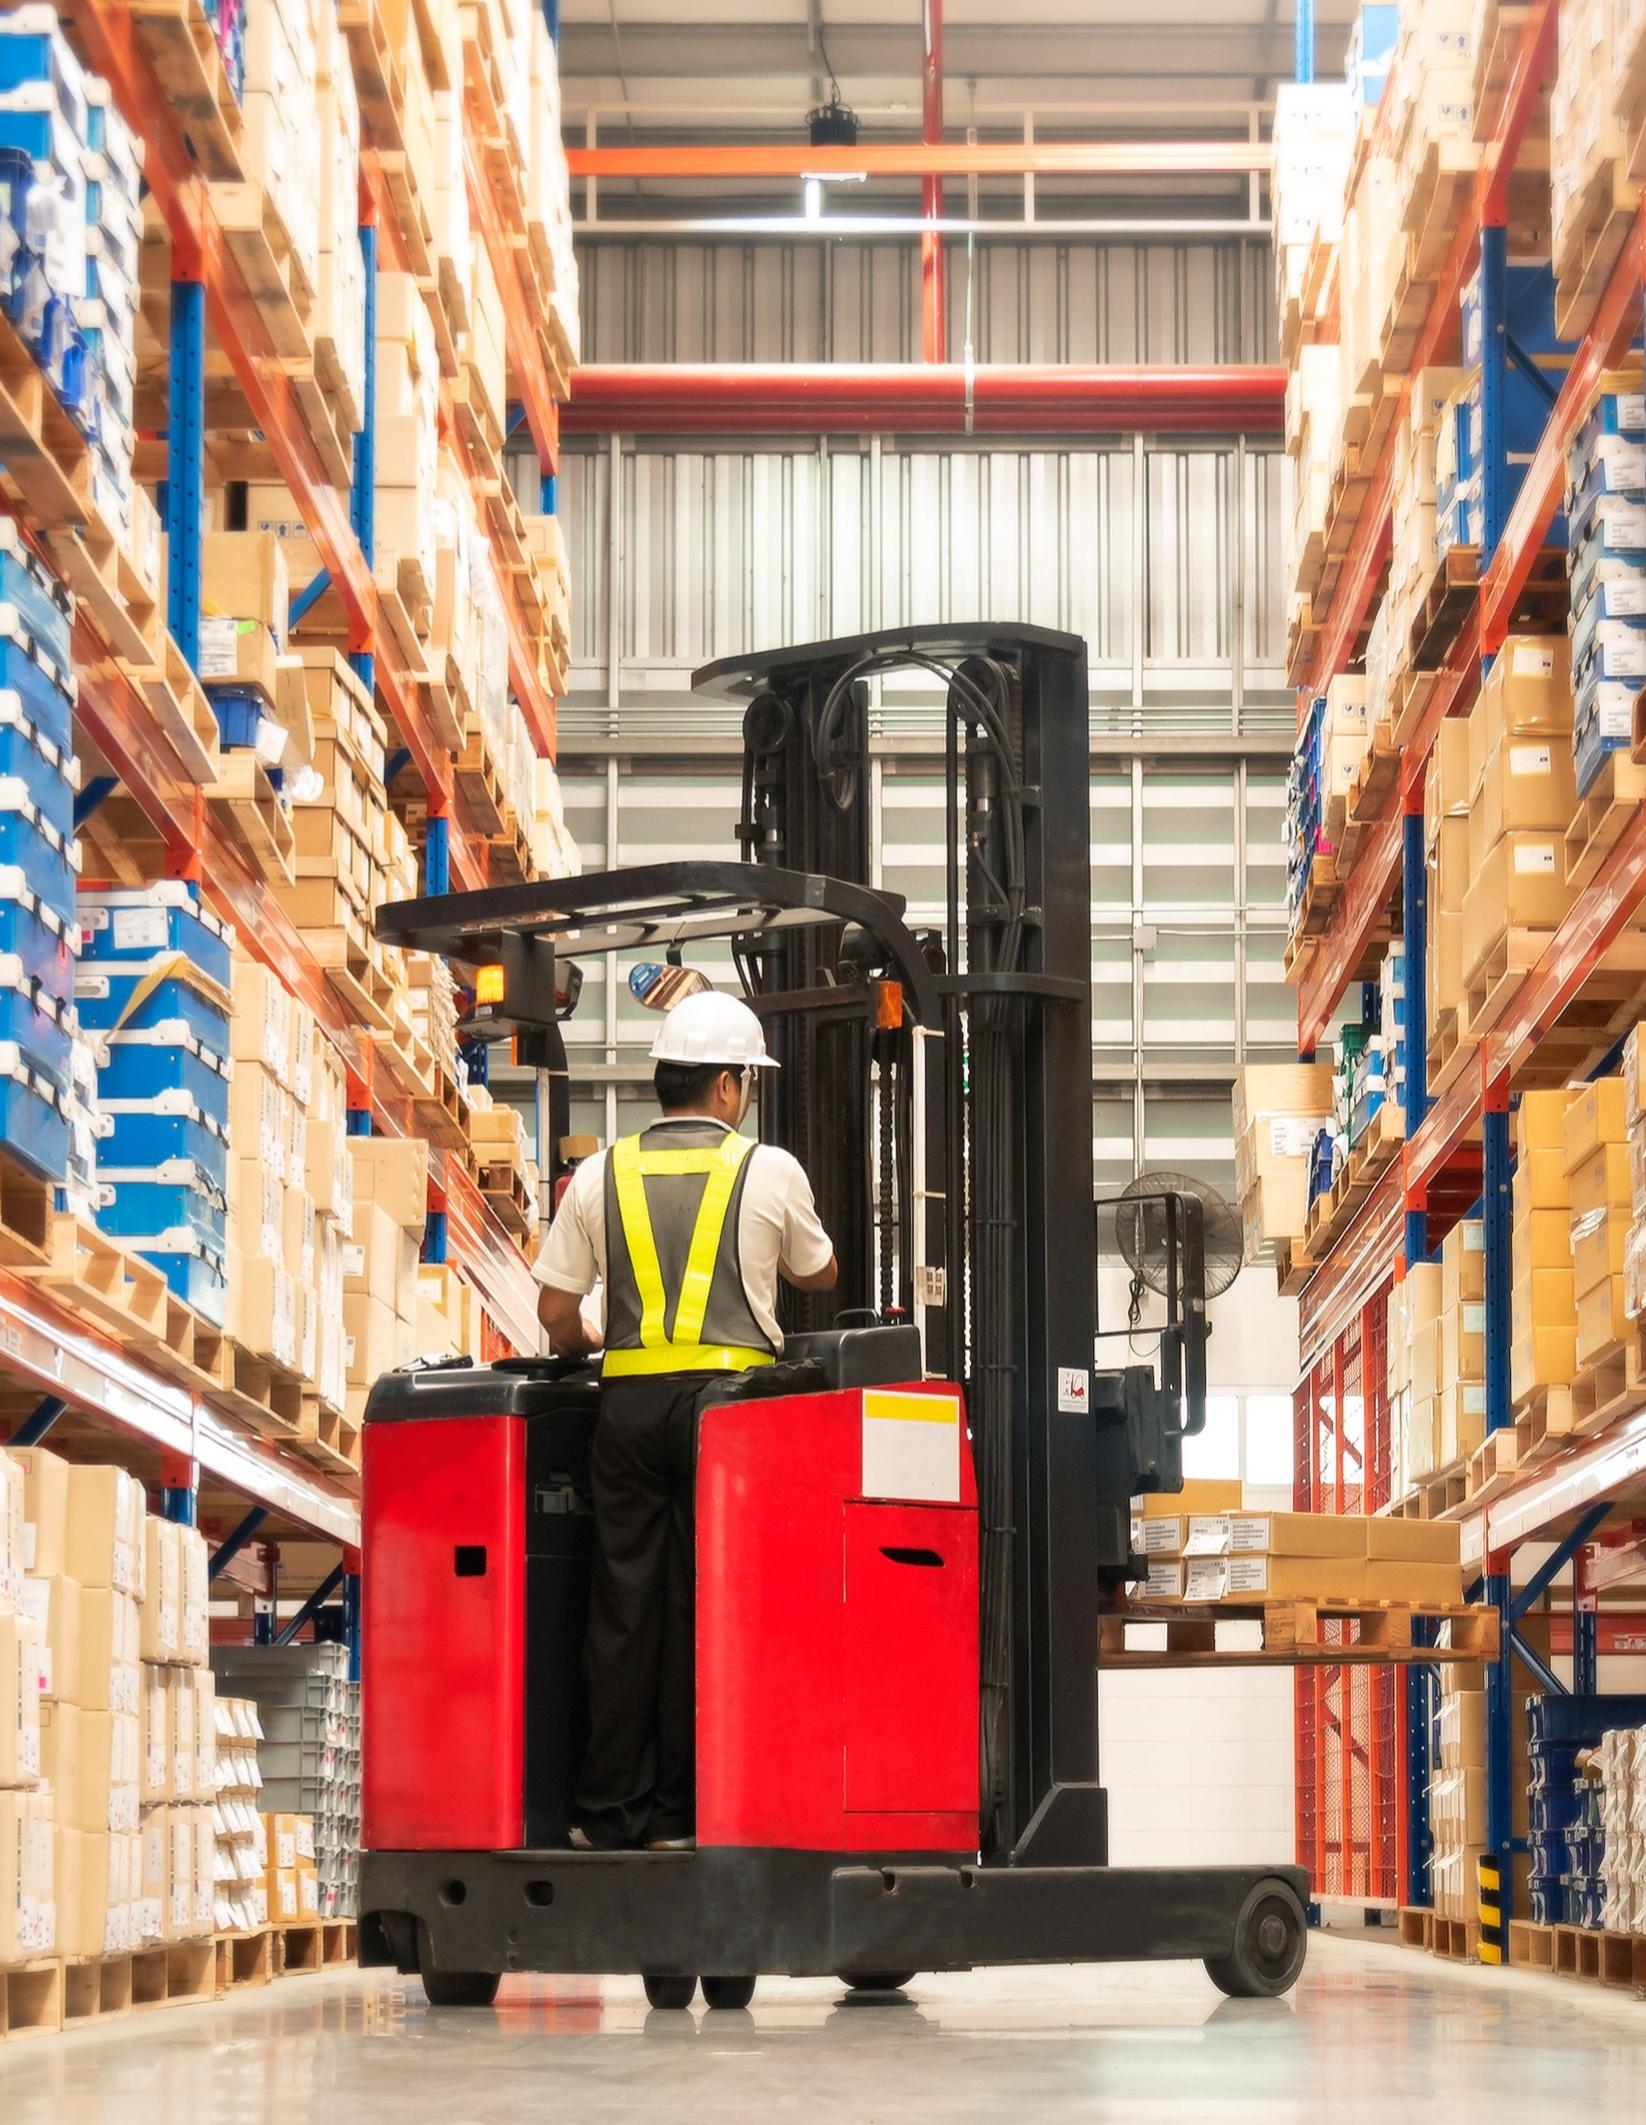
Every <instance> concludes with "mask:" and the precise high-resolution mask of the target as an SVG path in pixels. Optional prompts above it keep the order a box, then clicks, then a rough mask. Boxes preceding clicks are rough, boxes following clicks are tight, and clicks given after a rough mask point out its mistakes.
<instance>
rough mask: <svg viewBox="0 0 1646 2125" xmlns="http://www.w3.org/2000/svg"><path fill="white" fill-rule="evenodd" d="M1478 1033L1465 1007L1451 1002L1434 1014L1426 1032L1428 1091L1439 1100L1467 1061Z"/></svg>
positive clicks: (1477, 1038) (1472, 1051)
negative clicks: (1427, 1038)
mask: <svg viewBox="0 0 1646 2125" xmlns="http://www.w3.org/2000/svg"><path fill="white" fill-rule="evenodd" d="M1478 1040H1479V1036H1478V1034H1477V1033H1476V1032H1475V1031H1474V1029H1473V1028H1472V1027H1471V1026H1470V1024H1469V1014H1468V1011H1467V1009H1466V1008H1465V1007H1464V1006H1462V1005H1459V1004H1452V1005H1450V1006H1448V1007H1447V1009H1445V1010H1443V1011H1438V1012H1437V1013H1436V1014H1435V1021H1434V1024H1433V1026H1432V1027H1431V1028H1430V1032H1429V1094H1430V1097H1431V1098H1433V1099H1438V1098H1439V1097H1440V1095H1441V1093H1442V1092H1444V1091H1445V1090H1446V1087H1447V1086H1448V1085H1449V1084H1450V1083H1451V1082H1452V1080H1453V1079H1454V1078H1455V1077H1456V1076H1457V1075H1458V1074H1459V1072H1460V1071H1461V1070H1462V1069H1463V1068H1464V1067H1465V1065H1466V1064H1467V1063H1468V1060H1469V1057H1470V1056H1471V1055H1472V1054H1473V1053H1474V1051H1475V1048H1476V1046H1477V1044H1478Z"/></svg>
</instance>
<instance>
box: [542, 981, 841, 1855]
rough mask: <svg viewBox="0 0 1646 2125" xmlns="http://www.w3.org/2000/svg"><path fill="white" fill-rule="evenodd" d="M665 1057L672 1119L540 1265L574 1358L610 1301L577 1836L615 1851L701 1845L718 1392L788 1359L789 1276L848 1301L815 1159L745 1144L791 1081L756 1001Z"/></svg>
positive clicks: (701, 1015)
mask: <svg viewBox="0 0 1646 2125" xmlns="http://www.w3.org/2000/svg"><path fill="white" fill-rule="evenodd" d="M651 1052H652V1060H653V1062H654V1063H655V1064H656V1071H655V1075H654V1079H653V1082H654V1085H655V1088H656V1092H657V1103H658V1105H659V1107H660V1108H661V1109H662V1116H663V1118H662V1120H661V1121H659V1122H654V1123H653V1124H652V1126H651V1127H650V1128H648V1129H646V1130H644V1131H643V1132H642V1133H641V1134H640V1135H638V1136H627V1137H624V1138H622V1139H621V1141H620V1142H618V1143H617V1144H616V1145H614V1146H613V1148H612V1149H611V1150H610V1151H608V1152H601V1153H600V1154H599V1155H598V1156H596V1157H594V1158H590V1159H585V1160H584V1162H583V1163H582V1164H581V1165H580V1166H579V1167H578V1169H577V1172H576V1173H575V1175H574V1176H573V1178H572V1185H571V1187H570V1188H569V1189H568V1190H567V1191H566V1194H565V1196H564V1198H563V1199H562V1201H561V1204H560V1207H559V1209H558V1210H557V1212H556V1213H555V1219H554V1223H553V1224H552V1225H551V1226H550V1228H549V1233H548V1237H547V1238H546V1239H545V1241H544V1243H543V1250H542V1254H541V1256H540V1257H539V1260H538V1264H537V1275H538V1280H539V1282H540V1283H541V1285H542V1291H541V1295H540V1299H539V1316H540V1318H541V1320H542V1323H543V1325H544V1327H545V1328H546V1329H547V1330H548V1333H549V1338H550V1343H551V1346H552V1347H553V1349H554V1350H555V1351H556V1352H557V1353H560V1354H563V1355H567V1356H576V1357H582V1356H588V1355H592V1353H593V1352H594V1350H595V1349H596V1347H597V1343H598V1338H597V1336H596V1335H595V1333H594V1332H593V1331H592V1330H591V1327H590V1324H589V1322H588V1320H587V1319H586V1318H585V1316H584V1314H583V1312H582V1311H581V1309H580V1306H579V1300H580V1299H581V1298H582V1296H583V1294H584V1293H586V1292H587V1291H589V1290H590V1289H591V1288H592V1287H593V1285H594V1283H595V1281H596V1279H599V1280H601V1281H602V1283H603V1286H604V1295H605V1330H604V1359H603V1364H602V1379H601V1397H600V1415H599V1420H598V1422H597V1424H596V1426H595V1434H594V1448H593V1457H592V1487H593V1493H594V1525H595V1567H594V1577H593V1584H592V1587H591V1590H590V1596H589V1628H588V1638H587V1641H586V1649H585V1656H584V1665H585V1670H586V1676H587V1688H588V1705H589V1746H588V1753H587V1755H586V1756H585V1758H584V1763H583V1770H582V1775H581V1777H580V1779H579V1781H578V1787H577V1796H576V1811H577V1814H578V1817H579V1821H578V1823H577V1825H576V1826H575V1827H574V1829H573V1831H572V1843H573V1844H574V1845H576V1846H578V1847H579V1848H581V1849H589V1848H593V1849H597V1850H603V1851H610V1850H617V1849H623V1848H626V1847H632V1846H639V1845H645V1846H648V1847H649V1848H651V1849H652V1850H669V1849H673V1848H684V1847H688V1846H690V1845H691V1844H692V1843H693V1840H694V1812H695V1762H694V1750H693V1740H694V1723H695V1717H696V1702H695V1663H694V1651H695V1646H694V1607H695V1601H694V1596H695V1582H696V1553H695V1544H694V1534H693V1504H694V1499H693V1487H694V1481H695V1474H696V1447H697V1412H698V1405H699V1400H700V1397H701V1396H702V1393H703V1390H704V1388H705V1386H706V1385H707V1384H708V1382H709V1380H710V1379H711V1378H712V1377H713V1376H714V1375H717V1374H727V1373H740V1372H743V1371H745V1370H747V1369H748V1368H749V1367H751V1366H756V1365H769V1364H770V1363H771V1362H772V1360H773V1359H774V1358H775V1357H776V1356H778V1354H779V1353H780V1352H781V1351H782V1348H783V1332H782V1330H781V1329H780V1328H779V1327H778V1325H777V1311H776V1307H777V1279H778V1277H779V1275H780V1274H781V1275H782V1276H783V1277H785V1278H786V1279H787V1280H788V1282H789V1283H791V1284H793V1285H795V1286H796V1287H797V1288H798V1289H800V1290H802V1291H832V1290H833V1288H834V1285H835V1281H836V1278H837V1276H838V1274H839V1271H838V1267H837V1265H836V1262H835V1254H834V1247H833V1244H832V1242H831V1241H830V1239H829V1237H828V1234H827V1233H826V1232H825V1231H824V1230H823V1227H822V1225H821V1224H820V1223H819V1221H818V1216H817V1210H816V1206H815V1204H814V1203H813V1200H812V1190H811V1183H810V1182H809V1181H808V1180H807V1178H806V1174H805V1171H804V1169H803V1168H802V1167H801V1165H800V1164H799V1162H798V1161H797V1160H796V1159H794V1158H792V1157H790V1155H789V1153H788V1152H786V1151H780V1150H778V1149H777V1148H776V1147H775V1146H774V1145H770V1144H754V1143H751V1142H750V1140H749V1139H748V1138H747V1137H745V1136H741V1135H739V1133H738V1125H739V1124H740V1123H741V1122H742V1121H743V1120H744V1118H745V1116H746V1115H747V1114H748V1111H749V1102H750V1100H751V1098H752V1097H753V1093H754V1086H755V1080H756V1077H757V1075H758V1073H759V1072H760V1071H762V1070H771V1069H775V1068H776V1067H777V1065H776V1063H775V1062H774V1061H773V1060H772V1058H771V1057H770V1056H769V1055H768V1054H767V1053H766V1040H765V1035H764V1033H763V1032H762V1030H761V1026H760V1021H759V1019H758V1018H756V1017H755V1015H754V1013H753V1012H752V1011H751V1010H750V1009H749V1008H748V1006H747V1004H744V1003H742V1002H740V1001H739V1000H738V999H737V998H736V997H732V996H724V995H721V994H719V993H717V992H715V991H712V990H711V991H705V992H701V993H699V994H697V995H693V996H687V997H685V998H684V999H683V1000H682V1001H681V1002H679V1003H677V1004H676V1005H675V1007H674V1009H673V1010H672V1011H670V1012H669V1014H668V1016H667V1017H666V1018H665V1019H664V1021H663V1024H662V1027H661V1028H660V1030H659V1032H658V1035H657V1039H656V1040H655V1042H654V1043H653V1045H652V1051H651Z"/></svg>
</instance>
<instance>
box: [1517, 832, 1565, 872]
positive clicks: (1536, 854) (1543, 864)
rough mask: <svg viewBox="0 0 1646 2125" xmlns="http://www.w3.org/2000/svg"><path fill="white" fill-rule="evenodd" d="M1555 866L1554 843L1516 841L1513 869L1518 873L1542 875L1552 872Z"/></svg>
mask: <svg viewBox="0 0 1646 2125" xmlns="http://www.w3.org/2000/svg"><path fill="white" fill-rule="evenodd" d="M1555 868H1556V864H1555V845H1554V843H1553V842H1552V841H1531V842H1526V841H1522V842H1517V843H1516V845H1515V870H1516V872H1517V873H1518V874H1520V875H1522V876H1527V875H1529V876H1532V877H1543V876H1545V875H1550V874H1552V873H1553V872H1554V870H1555Z"/></svg>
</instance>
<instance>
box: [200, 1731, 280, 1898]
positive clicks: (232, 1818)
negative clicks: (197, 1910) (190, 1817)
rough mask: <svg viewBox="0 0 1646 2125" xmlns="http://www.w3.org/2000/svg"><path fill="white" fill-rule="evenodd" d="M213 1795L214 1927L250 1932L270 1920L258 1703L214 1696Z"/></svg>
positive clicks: (266, 1836)
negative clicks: (214, 1748) (214, 1765)
mask: <svg viewBox="0 0 1646 2125" xmlns="http://www.w3.org/2000/svg"><path fill="white" fill-rule="evenodd" d="M216 1727H217V1766H216V1797H215V1799H214V1802H213V1807H212V1829H213V1833H214V1838H215V1856H214V1863H213V1892H214V1924H215V1927H216V1930H217V1931H218V1932H219V1933H255V1932H257V1931H258V1929H259V1928H260V1927H263V1926H266V1925H267V1924H268V1922H269V1905H268V1891H267V1887H266V1876H267V1869H268V1833H267V1828H266V1826H265V1824H264V1821H263V1817H262V1815H261V1813H260V1812H259V1803H260V1796H261V1794H262V1790H263V1775H262V1772H261V1771H260V1770H259V1768H258V1763H257V1749H258V1744H259V1742H261V1740H262V1738H263V1728H262V1724H261V1721H260V1720H259V1718H258V1713H257V1704H256V1701H255V1699H253V1698H250V1697H231V1696H227V1695H225V1694H223V1693H221V1692H219V1694H218V1697H217V1701H216Z"/></svg>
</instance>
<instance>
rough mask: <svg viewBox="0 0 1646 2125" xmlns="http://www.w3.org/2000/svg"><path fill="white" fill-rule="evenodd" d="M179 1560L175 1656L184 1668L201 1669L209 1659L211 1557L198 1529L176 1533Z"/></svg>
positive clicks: (181, 1529) (185, 1528) (182, 1529)
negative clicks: (180, 1598) (180, 1584)
mask: <svg viewBox="0 0 1646 2125" xmlns="http://www.w3.org/2000/svg"><path fill="white" fill-rule="evenodd" d="M177 1547H178V1558H179V1561H180V1563H181V1565H182V1568H183V1602H182V1612H181V1614H182V1622H181V1630H180V1633H179V1639H178V1647H177V1657H178V1660H179V1662H180V1663H181V1664H182V1665H183V1666H184V1667H195V1668H198V1667H203V1666H204V1665H205V1663H206V1661H207V1660H208V1659H209V1658H210V1657H211V1589H210V1581H209V1577H208V1574H209V1573H210V1570H211V1556H210V1550H209V1547H208V1544H207V1542H206V1538H205V1536H204V1535H203V1534H202V1533H201V1532H200V1530H199V1529H198V1528H197V1527H184V1528H179V1530H178V1545H177Z"/></svg>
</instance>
